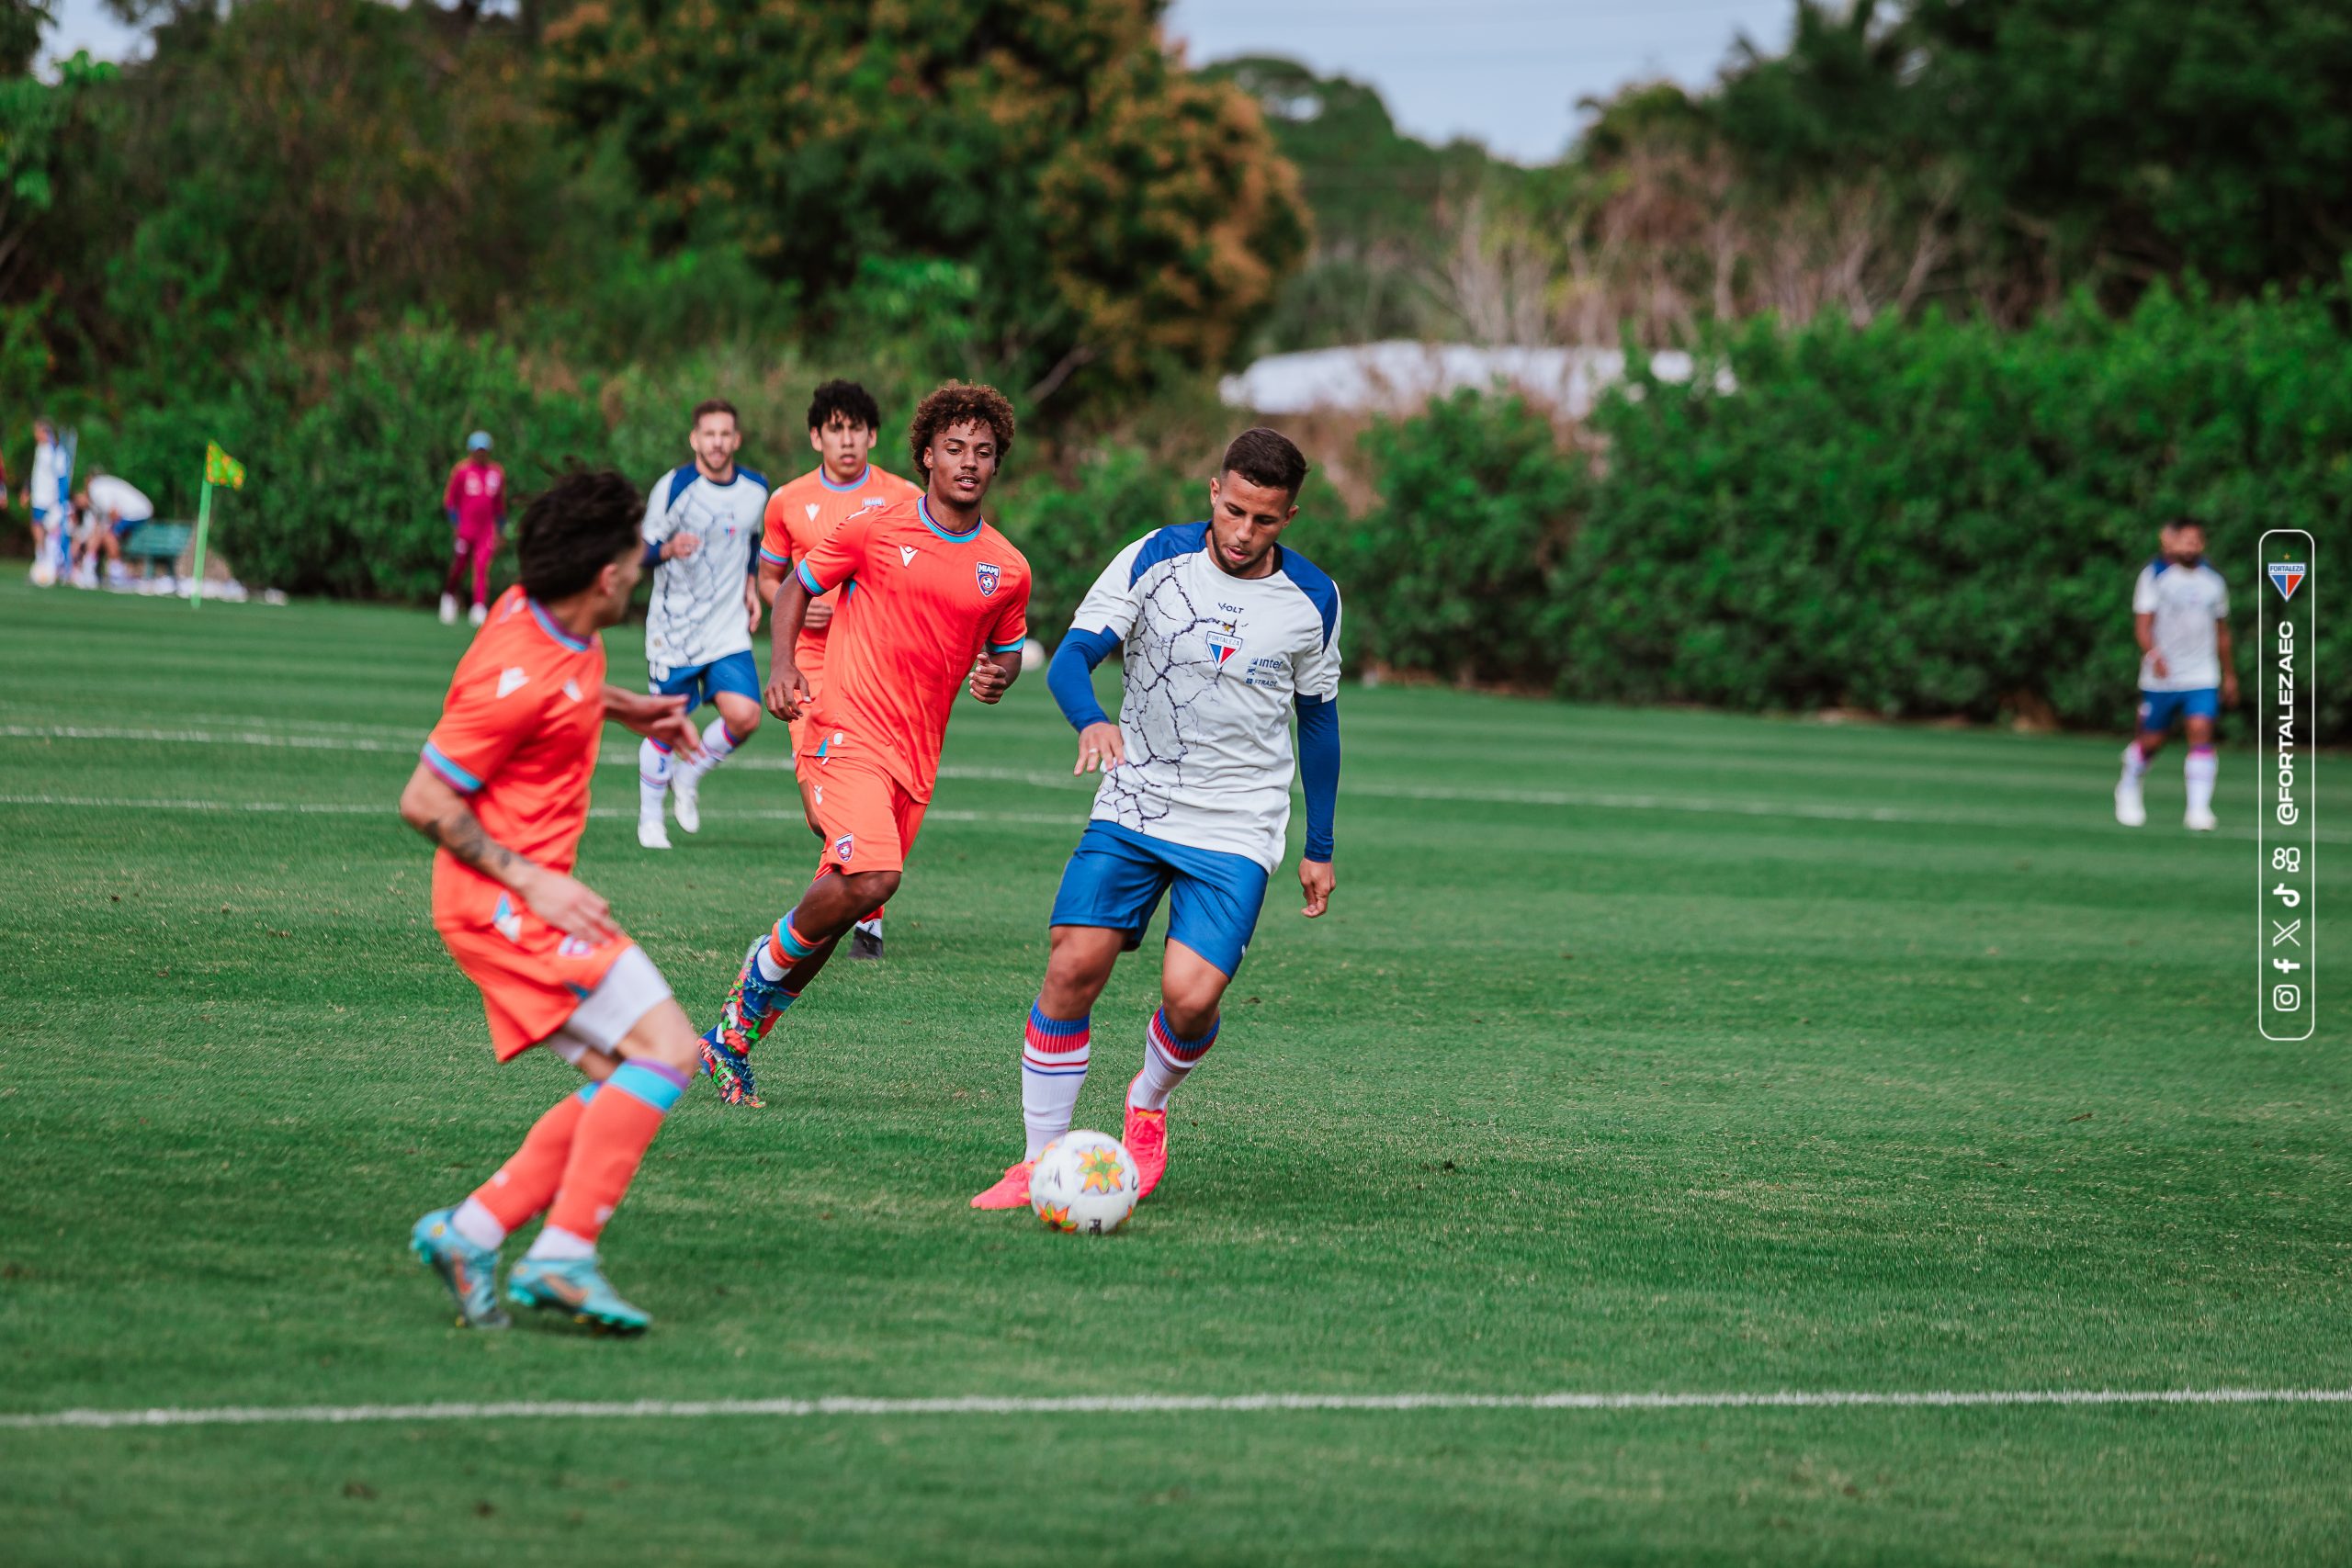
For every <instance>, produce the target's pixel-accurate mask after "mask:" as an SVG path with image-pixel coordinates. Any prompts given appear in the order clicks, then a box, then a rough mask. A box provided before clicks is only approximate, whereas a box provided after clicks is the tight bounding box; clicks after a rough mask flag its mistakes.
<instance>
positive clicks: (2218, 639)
mask: <svg viewBox="0 0 2352 1568" xmlns="http://www.w3.org/2000/svg"><path fill="white" fill-rule="evenodd" d="M2213 657H2215V658H2216V659H2219V660H2221V661H2222V705H2224V706H2227V707H2235V706H2237V705H2238V672H2237V667H2236V665H2235V664H2233V662H2232V661H2231V660H2230V623H2229V621H2228V620H2227V619H2220V620H2216V621H2215V622H2214V623H2213Z"/></svg>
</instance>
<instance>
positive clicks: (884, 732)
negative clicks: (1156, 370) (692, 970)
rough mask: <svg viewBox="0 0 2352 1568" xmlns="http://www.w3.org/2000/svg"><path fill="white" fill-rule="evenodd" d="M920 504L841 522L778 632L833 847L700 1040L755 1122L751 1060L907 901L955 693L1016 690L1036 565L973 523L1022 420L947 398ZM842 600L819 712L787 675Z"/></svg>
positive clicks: (918, 462)
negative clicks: (808, 621) (847, 938)
mask: <svg viewBox="0 0 2352 1568" xmlns="http://www.w3.org/2000/svg"><path fill="white" fill-rule="evenodd" d="M907 441H908V446H909V447H910V449H911V450H912V452H913V455H914V461H915V469H916V471H917V472H918V473H920V474H922V477H923V479H924V490H923V493H922V494H921V495H919V496H916V497H915V498H914V499H912V500H910V501H904V502H899V503H898V504H896V505H893V506H885V507H876V508H874V509H872V510H869V511H860V512H858V513H854V514H853V515H851V516H850V517H848V518H846V519H844V520H843V521H842V524H841V525H840V526H839V527H837V528H836V529H834V530H833V532H832V533H831V534H830V535H828V536H825V538H824V539H823V541H822V542H821V543H820V544H818V545H817V547H815V548H813V549H811V550H809V552H808V553H807V554H806V555H803V556H802V557H801V558H800V559H799V560H798V561H797V563H796V564H795V565H794V567H793V569H792V572H791V574H790V575H789V576H787V577H786V578H785V580H784V581H783V584H782V586H780V587H779V588H778V589H777V590H776V595H775V613H774V615H771V616H770V617H769V622H768V635H769V637H771V638H772V639H773V641H772V651H771V653H770V656H769V662H768V688H767V692H766V694H765V699H764V700H765V701H766V703H767V708H768V711H769V712H770V713H772V714H775V716H777V717H778V718H783V719H787V720H789V719H797V718H798V717H799V716H801V713H802V711H803V710H804V709H806V710H807V711H808V712H809V726H808V728H807V729H806V731H805V733H806V734H807V736H808V737H809V740H810V741H811V742H813V743H812V744H808V745H804V746H801V747H799V748H798V749H797V757H796V764H797V772H798V773H799V775H800V782H801V785H802V788H803V789H804V791H805V792H806V795H807V801H808V807H809V815H810V817H811V818H812V819H813V821H814V822H815V825H816V827H817V829H818V832H819V833H820V836H821V837H822V839H823V845H822V847H821V848H820V850H819V852H818V861H817V876H816V880H815V881H813V882H811V883H810V884H809V890H808V891H807V892H806V893H804V894H802V895H801V896H800V902H799V903H798V904H797V905H795V906H794V907H793V908H790V909H789V910H786V913H785V916H784V918H783V919H780V920H778V921H776V922H775V927H774V928H773V929H771V930H768V931H762V932H761V933H760V934H759V936H758V937H757V938H756V939H754V940H753V942H752V947H751V951H750V952H749V953H746V954H745V955H744V957H743V968H742V972H741V974H740V975H738V976H736V978H735V987H734V989H733V990H731V991H729V993H728V997H727V1001H726V1004H725V1005H724V1006H723V1007H722V1008H721V1009H720V1010H719V1015H718V1022H717V1023H716V1024H713V1025H712V1026H711V1028H710V1029H709V1030H708V1031H707V1032H706V1033H705V1034H704V1035H703V1037H702V1042H703V1043H702V1059H703V1065H704V1066H707V1068H709V1070H710V1075H711V1077H713V1078H715V1079H717V1080H718V1091H719V1098H720V1099H721V1100H725V1101H726V1102H727V1103H728V1104H729V1105H757V1104H759V1103H760V1101H759V1100H758V1098H757V1097H756V1095H755V1094H754V1093H753V1092H752V1071H751V1063H750V1061H749V1060H748V1053H749V1052H750V1051H751V1049H752V1046H753V1045H755V1044H756V1043H759V1041H760V1039H761V1038H762V1037H763V1035H765V1034H766V1033H767V1032H768V1030H769V1029H770V1028H771V1027H773V1026H774V1024H775V1021H776V1020H777V1019H778V1018H779V1017H781V1016H783V1013H784V1010H785V1009H786V1008H788V1007H790V1006H791V1005H792V1004H793V1002H794V1001H795V1000H796V999H797V998H798V997H799V995H800V993H801V991H802V989H803V988H804V987H807V985H808V984H809V981H810V980H811V979H813V978H815V977H816V974H817V971H818V970H820V969H822V968H823V967H824V966H825V960H826V959H828V958H830V957H831V956H832V953H833V948H834V946H835V945H836V944H837V943H839V942H840V941H841V939H842V935H843V934H844V933H845V932H847V931H849V930H850V928H851V927H852V926H854V925H855V924H856V923H857V921H858V920H860V919H863V918H865V916H867V915H869V914H871V913H873V911H875V910H876V909H878V908H881V907H882V906H883V904H885V903H886V902H888V900H889V899H890V898H891V897H893V896H894V895H895V894H896V893H897V892H898V890H899V875H900V874H901V873H902V872H903V871H904V869H905V867H906V863H907V852H909V851H910V850H911V849H912V848H913V847H914V841H915V834H916V832H917V830H918V829H921V828H922V814H923V809H924V807H927V806H928V805H929V804H930V802H931V791H932V785H933V782H934V781H935V780H936V779H937V777H938V775H939V749H940V746H941V744H942V743H943V742H944V740H945V739H946V738H947V714H948V710H949V709H950V708H951V707H953V706H954V705H955V703H956V690H957V688H958V687H964V688H967V689H968V690H969V691H970V692H971V694H972V696H973V698H974V699H975V700H976V701H978V702H982V703H994V702H997V701H998V700H1000V699H1001V698H1002V697H1003V695H1004V694H1005V690H1006V688H1008V687H1010V686H1011V685H1012V682H1013V679H1014V677H1016V676H1018V675H1019V674H1020V673H1021V645H1022V643H1023V641H1024V640H1025V639H1026V638H1027V637H1028V635H1029V562H1028V560H1027V559H1026V558H1023V555H1022V554H1021V552H1020V551H1019V550H1016V549H1014V548H1013V547H1012V544H1011V543H1010V542H1009V541H1008V540H1007V539H1006V538H1005V536H1003V535H1001V534H1000V533H998V532H997V531H996V530H995V529H994V528H992V527H990V526H989V525H988V523H987V522H986V520H984V519H983V518H982V517H981V516H980V502H981V501H982V499H983V498H984V497H986V496H987V494H988V492H989V483H990V482H991V481H993V480H994V479H995V478H996V475H997V470H998V468H999V466H1000V465H1001V464H1002V462H1003V461H1004V455H1005V453H1006V452H1007V451H1009V450H1010V449H1011V448H1012V404H1010V403H1008V402H1006V401H1005V400H1004V396H1003V394H1002V393H1001V392H999V391H998V390H997V389H995V388H993V387H967V386H964V385H962V384H961V383H956V382H951V383H950V384H948V385H947V386H944V387H942V388H940V389H938V390H937V391H935V392H933V393H932V394H931V396H929V397H927V398H925V399H924V400H922V406H921V407H920V408H918V409H917V410H916V411H915V417H914V423H912V424H911V425H910V427H909V429H908V432H907ZM835 589H839V590H840V592H839V594H838V595H837V598H838V600H839V607H838V608H837V609H835V610H834V612H833V622H832V627H831V637H829V638H828V639H827V641H828V644H829V646H828V648H827V649H826V665H827V667H826V672H825V689H824V691H823V693H822V694H820V695H819V696H817V697H816V698H815V699H814V701H813V705H812V702H811V698H810V695H809V682H808V680H807V678H806V677H805V676H804V675H803V674H802V673H801V671H799V670H798V669H797V668H796V667H795V666H794V664H793V655H794V649H795V646H796V643H797V639H798V637H799V635H800V623H801V617H802V615H804V614H805V613H806V611H807V610H808V607H809V600H810V599H811V598H813V597H815V596H816V595H819V594H822V593H827V592H832V591H833V590H835Z"/></svg>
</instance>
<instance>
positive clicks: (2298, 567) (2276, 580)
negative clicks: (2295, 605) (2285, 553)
mask: <svg viewBox="0 0 2352 1568" xmlns="http://www.w3.org/2000/svg"><path fill="white" fill-rule="evenodd" d="M2270 582H2271V585H2272V586H2273V587H2275V588H2277V589H2278V597H2279V598H2281V599H2292V598H2293V597H2294V596H2295V590H2296V589H2298V588H2301V586H2302V585H2303V563H2302V562H2301V561H2299V560H2275V561H2272V562H2271V563H2270Z"/></svg>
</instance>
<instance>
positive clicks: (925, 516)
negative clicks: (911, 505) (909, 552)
mask: <svg viewBox="0 0 2352 1568" xmlns="http://www.w3.org/2000/svg"><path fill="white" fill-rule="evenodd" d="M915 512H916V513H917V514H918V515H920V516H921V517H922V525H923V526H924V527H926V528H928V529H930V530H931V531H932V532H933V533H934V534H936V535H938V536H940V537H941V538H943V539H944V540H946V541H947V542H948V543H949V544H951V545H968V544H970V543H971V542H972V541H973V540H974V539H977V538H978V537H979V536H980V530H981V529H983V528H985V527H987V526H988V525H989V520H988V519H987V518H985V517H983V518H981V519H980V520H979V521H978V522H977V523H975V524H973V525H972V531H971V532H970V533H968V534H951V533H949V532H948V531H947V530H946V529H944V528H943V527H941V526H940V525H938V524H937V523H934V522H933V521H932V516H931V497H930V496H928V495H921V496H917V497H916V498H915Z"/></svg>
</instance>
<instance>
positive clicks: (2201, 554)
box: [2115, 517, 2238, 833]
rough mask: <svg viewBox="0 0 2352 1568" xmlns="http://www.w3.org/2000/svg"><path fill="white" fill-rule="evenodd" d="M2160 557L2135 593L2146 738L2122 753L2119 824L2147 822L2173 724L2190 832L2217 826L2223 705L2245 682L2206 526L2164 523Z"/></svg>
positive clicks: (2146, 570)
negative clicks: (2236, 665)
mask: <svg viewBox="0 0 2352 1568" xmlns="http://www.w3.org/2000/svg"><path fill="white" fill-rule="evenodd" d="M2162 540H2163V549H2162V552H2161V553H2160V554H2158V555H2157V557H2156V558H2155V559H2154V560H2152V561H2150V562H2149V563H2148V564H2147V565H2146V566H2144V567H2142V568H2141V569H2140V581H2139V582H2138V584H2137V585H2135V586H2134V587H2133V588H2132V590H2131V626H2132V631H2133V634H2134V635H2135V636H2136V637H2138V638H2139V642H2140V655H2141V657H2140V732H2139V733H2138V734H2137V735H2135V736H2133V737H2132V739H2131V745H2129V746H2126V747H2125V748H2124V749H2123V776H2122V777H2121V778H2120V779H2118V780H2117V781H2116V784H2115V819H2116V820H2117V821H2118V822H2120V823H2122V824H2123V825H2124V826H2125V827H2127V828H2137V827H2139V826H2140V825H2141V824H2142V823H2143V822H2145V821H2147V819H2148V807H2147V803H2146V802H2145V801H2143V800H2142V799H2141V797H2140V775H2141V774H2143V773H2146V772H2147V771H2148V764H2149V763H2150V762H2152V761H2155V757H2156V753H2157V752H2158V751H2160V750H2163V749H2164V743H2165V736H2166V735H2167V734H2169V733H2170V732H2171V730H2172V727H2173V725H2174V723H2175V722H2176V721H2177V722H2178V723H2180V725H2181V727H2182V728H2185V729H2186V730H2187V731H2188V759H2187V761H2184V762H2183V763H2182V764H2181V774H2182V777H2183V778H2184V779H2186V780H2187V782H2188V813H2187V815H2186V816H2184V817H2183V818H2181V821H2182V823H2183V825H2184V826H2186V827H2188V828H2189V829H2192V830H2194V831H2196V832H2199V833H2204V832H2211V830H2212V829H2213V827H2214V823H2215V818H2214V816H2213V775H2214V773H2216V771H2218V768H2219V759H2218V758H2217V757H2215V755H2214V753H2213V722H2214V720H2215V719H2216V718H2218V717H2219V716H2221V711H2222V704H2224V703H2226V704H2228V705H2230V706H2232V707H2235V706H2236V705H2237V701H2238V678H2237V673H2236V671H2233V670H2232V669H2231V668H2230V620H2229V616H2230V592H2229V590H2228V589H2227V588H2226V587H2224V586H2223V585H2222V574H2221V573H2220V572H2218V571H2215V570H2213V569H2212V567H2211V566H2210V565H2208V564H2207V562H2206V560H2205V525H2203V524H2202V523H2199V522H2198V521H2196V520H2195V519H2194V518H2189V517H2181V518H2176V519H2175V520H2173V521H2172V522H2170V523H2167V524H2166V525H2165V528H2164V533H2163V536H2162Z"/></svg>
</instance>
